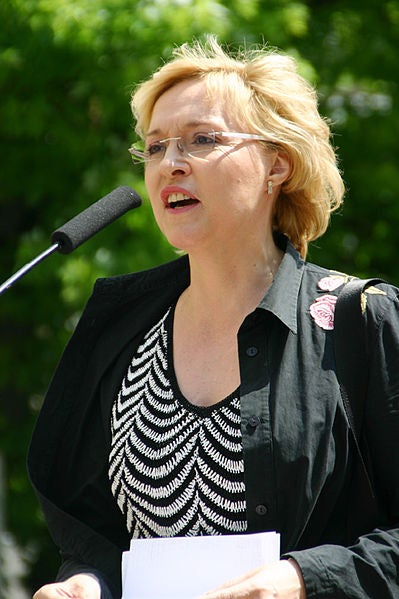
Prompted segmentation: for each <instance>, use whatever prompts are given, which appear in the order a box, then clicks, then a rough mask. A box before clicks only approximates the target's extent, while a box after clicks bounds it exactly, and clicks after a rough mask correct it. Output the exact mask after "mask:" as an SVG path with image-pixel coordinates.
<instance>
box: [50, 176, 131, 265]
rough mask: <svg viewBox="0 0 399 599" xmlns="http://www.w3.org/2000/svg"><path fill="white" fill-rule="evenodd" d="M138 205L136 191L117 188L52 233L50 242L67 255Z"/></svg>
mask: <svg viewBox="0 0 399 599" xmlns="http://www.w3.org/2000/svg"><path fill="white" fill-rule="evenodd" d="M140 205H141V197H140V196H139V194H138V193H137V192H136V191H134V190H133V189H131V188H130V187H127V186H125V185H122V186H121V187H117V188H116V189H114V190H113V191H111V192H110V193H108V194H107V195H106V196H104V197H103V198H101V200H98V201H97V202H95V203H94V204H92V205H91V206H89V207H88V208H86V210H83V212H80V214H78V215H76V216H75V217H74V218H72V219H71V220H69V221H68V222H67V223H65V224H64V225H62V227H59V228H58V229H57V230H56V231H54V232H53V233H52V235H51V241H52V243H54V244H56V243H58V248H57V251H58V252H61V254H69V253H70V252H72V251H73V250H74V249H76V248H77V247H78V246H79V245H81V244H82V243H83V242H85V241H86V240H87V239H89V238H90V237H92V236H93V235H95V234H96V233H98V232H99V231H101V229H104V227H106V226H107V225H109V224H110V223H112V222H113V221H114V220H116V219H117V218H119V217H120V216H122V214H125V212H127V211H128V210H131V209H132V208H138V207H139V206H140Z"/></svg>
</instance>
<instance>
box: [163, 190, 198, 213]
mask: <svg viewBox="0 0 399 599" xmlns="http://www.w3.org/2000/svg"><path fill="white" fill-rule="evenodd" d="M194 204H198V200H197V199H196V198H192V197H190V196H186V195H184V194H183V193H171V194H170V195H169V197H168V201H167V204H166V205H167V207H168V208H172V209H175V208H183V206H192V205H194Z"/></svg>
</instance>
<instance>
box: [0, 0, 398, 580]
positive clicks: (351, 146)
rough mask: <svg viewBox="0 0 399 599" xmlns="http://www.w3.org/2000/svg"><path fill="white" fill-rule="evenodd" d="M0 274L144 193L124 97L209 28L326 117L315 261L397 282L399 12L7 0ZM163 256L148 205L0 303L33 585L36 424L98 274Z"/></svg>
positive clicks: (7, 399) (6, 437)
mask: <svg viewBox="0 0 399 599" xmlns="http://www.w3.org/2000/svg"><path fill="white" fill-rule="evenodd" d="M0 23H1V26H0V89H1V93H0V144H1V145H0V147H1V149H2V157H3V158H2V160H1V190H0V244H1V253H0V278H1V281H4V280H5V279H6V278H7V277H8V276H10V274H11V273H12V272H14V271H15V270H16V269H17V268H19V267H20V266H21V265H22V264H24V263H25V262H27V261H29V260H31V259H32V258H33V257H34V256H35V255H36V254H38V253H39V252H41V251H42V250H44V249H45V248H46V247H48V245H49V238H50V233H51V231H53V230H54V229H56V228H57V227H58V226H59V225H60V224H62V223H63V222H65V221H67V220H69V219H70V218H71V217H73V216H74V215H75V214H77V213H78V212H80V211H81V210H83V209H84V208H85V207H86V206H87V205H88V204H90V203H92V202H94V201H95V200H97V199H98V198H99V197H101V196H103V195H105V194H106V193H108V192H109V191H110V190H111V189H113V188H114V187H117V186H118V185H121V184H123V185H130V186H132V187H133V188H135V189H136V190H137V191H138V192H139V193H140V194H141V195H142V196H143V198H144V200H145V199H146V194H145V189H144V185H143V176H142V175H143V173H142V170H141V167H134V168H132V166H131V163H130V158H129V155H128V153H127V147H128V146H129V145H130V144H131V143H132V142H133V141H134V139H135V134H134V128H133V124H132V122H131V116H130V110H129V96H130V93H131V90H132V88H133V87H134V85H135V84H136V83H138V82H139V81H141V80H142V79H143V78H145V77H147V76H148V75H149V74H150V73H151V72H152V71H153V69H154V68H156V67H157V66H158V65H159V64H160V61H161V60H162V59H164V58H166V57H168V56H169V55H170V53H171V50H172V48H173V46H175V45H176V44H179V43H182V42H184V41H187V40H191V39H192V38H193V37H201V36H203V35H204V34H205V33H209V32H212V33H216V34H217V35H218V36H219V39H220V40H221V41H224V42H226V43H228V44H229V45H231V46H232V47H237V46H239V45H241V44H244V43H245V44H247V45H250V44H253V43H255V44H258V43H264V42H267V43H269V44H270V45H272V46H277V47H279V48H281V49H282V50H284V51H286V52H288V53H290V54H292V55H294V56H295V57H296V58H297V59H298V60H299V63H300V68H301V71H302V72H303V74H304V75H305V76H306V77H308V78H309V80H311V81H312V82H314V83H315V84H316V85H317V87H318V89H319V92H320V108H321V112H322V113H323V114H324V115H325V116H326V117H328V118H331V119H332V120H333V121H334V123H335V125H334V133H335V138H334V140H335V144H336V145H337V146H338V153H339V155H340V159H341V165H342V168H343V171H344V173H345V180H346V183H347V187H348V193H347V199H346V203H345V207H344V210H343V211H342V212H341V213H340V214H339V215H337V216H334V217H333V223H332V227H331V228H330V230H329V232H328V233H327V234H326V235H325V236H324V237H323V238H322V239H321V240H318V241H317V242H315V243H314V244H312V246H311V250H310V255H309V257H310V259H312V260H314V261H316V262H319V263H322V264H324V265H325V266H327V267H330V268H334V269H337V270H345V271H347V272H351V273H352V274H358V275H376V274H378V275H382V276H384V277H386V278H388V279H389V280H391V281H392V282H396V283H397V282H398V281H399V267H398V265H397V261H396V255H397V254H398V250H399V248H398V244H399V238H398V237H397V236H396V235H395V232H396V229H397V228H398V225H399V204H398V203H397V201H396V197H397V196H398V192H399V172H398V169H397V157H398V137H399V135H398V133H399V103H398V82H397V48H398V45H399V2H398V1H396V0H391V1H388V2H380V1H379V0H368V2H367V3H364V2H358V1H357V0H342V1H339V0H337V1H334V0H323V1H321V0H313V1H311V0H309V1H300V0H296V1H295V0H169V1H168V2H165V1H164V0H152V1H149V0H96V2H93V1H92V0H6V1H5V2H2V3H1V4H0ZM173 256H174V252H173V250H172V249H171V248H170V247H169V246H168V244H167V243H166V242H165V241H164V240H163V239H162V237H161V236H160V234H159V233H158V231H157V229H156V227H155V225H154V222H153V219H152V215H151V211H150V208H149V205H148V202H147V201H144V205H143V207H142V208H140V210H138V211H134V212H132V213H128V214H127V215H125V216H124V217H122V218H121V219H120V220H118V222H117V223H114V224H113V225H112V226H110V227H108V228H107V230H106V231H103V232H101V233H99V234H98V235H97V236H96V237H95V238H93V239H92V240H90V241H88V242H87V243H86V244H85V245H84V246H82V247H81V248H79V249H77V250H76V252H74V253H73V254H72V255H70V256H67V257H65V256H61V255H59V254H56V255H54V256H51V257H50V258H48V259H47V261H46V263H44V264H42V265H40V266H39V267H37V268H36V269H35V270H34V271H32V272H31V273H29V275H28V276H27V277H25V278H24V279H23V280H22V281H20V282H18V283H17V285H16V287H15V288H14V289H12V290H8V291H7V292H6V293H5V294H4V295H3V296H1V298H0V302H1V310H0V315H1V316H0V335H1V336H0V339H1V343H0V451H1V452H2V453H3V456H4V457H5V461H6V464H7V469H6V483H7V485H6V486H7V493H6V515H7V521H6V524H7V528H8V529H9V530H10V531H12V533H13V534H14V536H15V537H16V539H17V541H18V543H19V545H20V546H21V547H22V548H23V549H24V550H25V554H26V556H27V558H29V560H30V561H29V568H30V569H29V576H28V580H27V582H26V584H27V587H28V588H29V589H35V588H37V587H38V586H39V585H41V584H43V583H44V582H46V581H48V580H50V579H51V578H52V576H53V575H54V571H55V569H56V567H57V564H58V558H57V554H56V550H55V548H54V547H53V545H52V543H51V541H50V540H49V537H48V534H47V531H46V528H45V526H44V523H43V519H42V516H41V514H40V510H39V509H38V506H37V503H36V500H35V498H34V496H33V492H32V490H31V488H30V484H29V482H28V480H27V476H26V472H25V456H26V451H27V447H28V444H29V438H30V434H31V430H32V426H33V423H34V420H35V418H36V416H37V413H38V410H39V409H40V405H41V402H42V398H43V394H44V393H45V390H46V387H47V385H48V382H49V379H50V377H51V374H52V371H53V370H54V367H55V365H56V362H57V360H58V357H59V356H60V354H61V351H62V348H63V346H64V344H65V342H66V340H67V338H68V337H69V335H70V333H71V332H72V330H73V327H74V325H75V323H76V321H77V319H78V317H79V314H80V312H81V310H82V307H83V305H84V303H85V301H86V300H87V298H88V296H89V294H90V290H91V287H92V285H93V282H94V280H95V279H96V278H97V277H99V276H107V275H110V274H117V273H120V272H126V271H129V270H139V269H142V268H146V267H148V266H151V265H154V264H158V263H160V262H164V261H166V260H168V259H170V258H172V257H173Z"/></svg>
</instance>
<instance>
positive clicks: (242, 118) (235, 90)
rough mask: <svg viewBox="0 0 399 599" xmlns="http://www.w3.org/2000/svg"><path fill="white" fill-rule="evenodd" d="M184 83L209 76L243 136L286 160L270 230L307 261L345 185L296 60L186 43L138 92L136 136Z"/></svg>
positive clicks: (212, 90) (270, 52)
mask: <svg viewBox="0 0 399 599" xmlns="http://www.w3.org/2000/svg"><path fill="white" fill-rule="evenodd" d="M187 79H204V80H205V82H206V85H207V90H208V94H209V95H210V97H217V98H219V99H221V100H222V101H226V103H227V105H228V106H229V108H230V110H231V111H232V112H233V114H234V116H235V117H236V118H237V120H238V124H239V125H240V126H241V127H242V129H243V131H245V132H249V133H257V134H260V135H263V136H265V137H266V138H267V139H269V140H270V141H271V142H272V146H273V147H274V148H277V149H279V150H280V151H282V152H284V153H285V154H286V155H288V157H289V159H290V162H291V173H290V175H289V176H288V178H287V179H286V181H285V182H284V183H283V185H282V187H281V192H280V195H279V197H278V199H277V201H276V203H275V207H274V215H273V228H274V230H275V231H278V232H280V233H284V234H285V235H287V237H288V238H289V239H290V241H291V242H292V244H293V245H294V246H295V247H296V248H297V249H298V250H299V251H300V253H301V254H302V256H303V257H305V256H306V253H307V249H308V243H309V242H310V241H312V240H314V239H316V238H317V237H320V236H321V235H322V234H323V233H324V232H325V230H326V229H327V226H328V224H329V219H330V215H331V212H332V211H334V210H336V209H337V208H338V207H339V206H340V205H341V203H342V199H343V194H344V184H343V181H342V177H341V175H340V172H339V169H338V166H337V160H336V155H335V151H334V149H333V147H332V145H331V143H330V135H331V133H330V128H329V125H328V123H327V120H326V119H324V118H323V117H321V116H320V114H319V111H318V105H317V95H316V92H315V90H314V89H313V87H312V86H311V85H310V84H309V83H308V82H307V81H306V80H305V79H304V78H303V77H302V76H301V75H299V73H298V70H297V63H296V61H295V60H294V59H293V58H291V57H289V56H287V55H284V54H282V53H280V52H277V51H276V50H274V49H270V48H253V49H241V50H239V51H238V53H237V54H236V56H232V55H229V54H227V53H226V52H225V51H224V50H223V49H222V47H221V46H220V45H219V43H218V42H217V40H216V38H215V37H214V36H208V37H207V39H206V41H205V42H204V43H201V42H199V41H197V42H194V43H193V44H183V45H182V46H180V47H179V48H177V49H175V50H174V52H173V58H172V60H171V61H170V62H167V63H166V64H164V65H162V66H161V67H160V69H159V70H158V71H156V72H155V73H154V74H153V76H152V77H151V78H150V79H149V80H147V81H145V82H144V83H142V84H140V85H139V86H138V88H137V89H136V90H135V92H134V93H133V96H132V101H131V107H132V111H133V115H134V117H135V119H136V132H137V133H138V135H140V136H141V137H143V138H144V137H145V134H146V131H147V130H148V127H149V124H150V120H151V115H152V111H153V109H154V105H155V103H156V101H157V100H158V98H159V97H160V96H161V95H162V94H163V93H164V92H166V91H167V90H168V89H170V88H171V87H173V86H174V85H176V84H177V83H179V82H181V81H184V80H187Z"/></svg>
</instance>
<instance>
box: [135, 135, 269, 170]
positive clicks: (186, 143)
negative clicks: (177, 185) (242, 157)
mask: <svg viewBox="0 0 399 599" xmlns="http://www.w3.org/2000/svg"><path fill="white" fill-rule="evenodd" d="M225 138H227V139H226V141H224V142H223V141H222V140H223V139H225ZM229 138H231V139H241V140H255V141H270V140H268V139H266V138H265V137H263V136H262V135H256V134H254V133H238V132H236V131H210V132H209V133H190V134H186V135H181V136H179V137H167V138H166V139H160V140H158V141H154V142H151V143H150V145H149V146H148V148H147V149H146V150H140V149H139V148H135V147H134V146H132V147H131V148H129V152H130V154H131V155H132V159H133V162H135V163H142V162H144V163H148V162H160V161H161V160H162V159H163V157H164V156H165V153H166V150H167V149H168V147H169V144H170V142H171V141H175V142H176V146H177V149H178V150H179V151H180V152H181V153H182V154H184V155H185V156H189V157H190V158H195V157H196V156H200V157H202V158H203V157H205V156H206V155H207V154H210V152H212V151H213V150H215V149H218V148H220V147H221V146H229V145H231V144H230V143H229Z"/></svg>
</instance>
